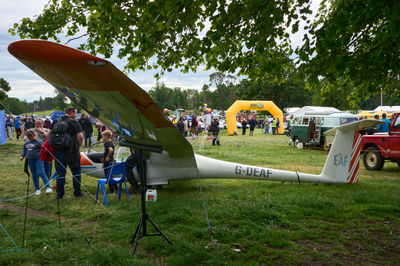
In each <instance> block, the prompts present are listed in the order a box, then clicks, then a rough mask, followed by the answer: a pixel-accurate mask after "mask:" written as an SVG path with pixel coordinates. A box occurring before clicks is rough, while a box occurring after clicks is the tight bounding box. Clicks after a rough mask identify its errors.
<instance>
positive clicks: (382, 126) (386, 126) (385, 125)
mask: <svg viewBox="0 0 400 266" xmlns="http://www.w3.org/2000/svg"><path fill="white" fill-rule="evenodd" d="M381 121H384V122H385V123H383V124H380V125H378V127H377V128H378V131H379V132H389V124H390V120H389V119H387V118H386V113H383V114H382V119H381Z"/></svg>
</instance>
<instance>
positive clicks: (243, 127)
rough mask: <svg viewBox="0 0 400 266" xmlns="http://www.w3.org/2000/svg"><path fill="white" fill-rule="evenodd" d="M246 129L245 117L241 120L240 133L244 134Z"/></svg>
mask: <svg viewBox="0 0 400 266" xmlns="http://www.w3.org/2000/svg"><path fill="white" fill-rule="evenodd" d="M246 129H247V121H246V119H243V120H242V135H246Z"/></svg>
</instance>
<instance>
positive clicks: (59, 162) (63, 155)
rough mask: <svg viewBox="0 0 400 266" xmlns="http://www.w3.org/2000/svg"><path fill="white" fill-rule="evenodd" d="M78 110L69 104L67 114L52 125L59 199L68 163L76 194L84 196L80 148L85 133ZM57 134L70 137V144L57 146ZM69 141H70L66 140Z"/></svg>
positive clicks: (51, 135) (62, 192)
mask: <svg viewBox="0 0 400 266" xmlns="http://www.w3.org/2000/svg"><path fill="white" fill-rule="evenodd" d="M76 115H77V110H76V108H75V107H72V106H68V107H67V108H65V115H64V116H62V117H60V118H59V119H57V120H56V121H54V122H53V124H52V125H51V132H50V145H52V146H53V148H54V151H55V166H56V171H57V174H58V178H57V199H62V198H63V196H64V194H65V191H64V185H65V175H66V172H67V165H68V166H69V168H70V169H71V172H72V175H73V186H74V196H75V197H81V196H84V195H83V193H82V192H81V155H80V152H79V148H80V147H81V146H82V142H83V134H82V128H81V126H80V125H79V123H78V121H76V120H75V118H76ZM55 134H58V135H60V134H63V135H64V136H65V139H70V141H69V145H68V143H67V145H64V147H62V146H63V145H60V146H58V147H55V146H54V145H53V143H52V142H53V141H52V138H53V139H56V138H55V137H54V136H55ZM66 142H68V141H66Z"/></svg>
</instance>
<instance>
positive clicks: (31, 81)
mask: <svg viewBox="0 0 400 266" xmlns="http://www.w3.org/2000/svg"><path fill="white" fill-rule="evenodd" d="M47 2H48V0H1V1H0V78H4V79H5V80H6V81H8V82H9V84H10V86H11V91H9V92H8V93H7V94H8V96H9V97H16V98H19V99H21V100H26V101H28V102H31V101H34V100H38V99H39V97H42V98H45V97H53V96H55V89H54V87H52V86H51V85H50V84H48V83H47V82H46V81H44V80H42V79H41V78H40V77H39V76H37V75H36V74H35V73H34V72H32V71H31V70H30V69H28V68H27V67H26V66H25V65H23V64H22V63H20V62H19V61H18V60H17V59H16V58H14V57H13V56H12V55H11V54H10V53H9V52H8V50H7V47H8V45H9V44H10V43H12V42H14V41H17V40H19V38H18V36H11V35H10V34H9V33H8V29H9V28H11V27H12V25H13V24H14V23H18V22H20V20H21V19H22V18H24V17H33V16H34V15H37V14H40V13H41V11H42V10H43V7H44V6H45V4H46V3H47ZM315 2H316V3H313V9H314V10H316V8H317V5H318V3H317V2H319V0H318V1H317V0H315ZM301 36H302V32H300V33H298V34H296V35H295V36H292V41H293V42H294V43H299V42H300V41H301ZM78 44H79V43H78V41H76V43H74V42H73V41H72V42H70V43H69V44H68V46H73V47H74V46H77V45H78ZM107 60H108V61H110V62H111V63H113V64H114V65H115V66H116V67H117V68H119V69H121V70H122V69H123V66H124V65H125V62H124V61H123V60H120V59H118V58H116V57H115V56H113V57H111V58H110V59H107ZM213 72H214V71H205V70H204V68H202V67H200V68H198V70H197V71H196V72H195V73H188V74H183V73H181V72H179V71H178V70H173V71H172V72H170V73H166V74H165V75H164V76H162V77H161V78H160V80H159V81H160V82H163V83H164V84H165V85H166V86H167V87H169V88H174V87H180V88H181V89H197V90H201V88H202V87H203V85H204V84H209V76H210V75H211V74H212V73H213ZM154 74H155V72H154V70H153V71H146V72H144V71H136V72H135V73H130V74H129V77H130V78H131V79H132V80H133V81H134V82H135V83H136V84H138V85H139V86H140V87H142V88H143V89H144V90H146V91H149V90H150V89H151V88H152V87H154V86H155V84H156V81H157V80H156V78H154Z"/></svg>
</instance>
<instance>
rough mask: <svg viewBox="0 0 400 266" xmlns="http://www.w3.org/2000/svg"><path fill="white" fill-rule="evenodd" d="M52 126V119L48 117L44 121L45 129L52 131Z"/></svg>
mask: <svg viewBox="0 0 400 266" xmlns="http://www.w3.org/2000/svg"><path fill="white" fill-rule="evenodd" d="M50 126H51V121H50V119H49V118H48V117H46V120H44V125H43V127H44V128H48V129H50Z"/></svg>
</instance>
